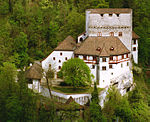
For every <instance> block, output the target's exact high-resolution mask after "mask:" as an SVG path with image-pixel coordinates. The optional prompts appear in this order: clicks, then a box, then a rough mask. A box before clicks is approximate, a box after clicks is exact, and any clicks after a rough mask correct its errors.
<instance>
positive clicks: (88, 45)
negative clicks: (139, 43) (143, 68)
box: [75, 36, 130, 56]
mask: <svg viewBox="0 0 150 122" xmlns="http://www.w3.org/2000/svg"><path fill="white" fill-rule="evenodd" d="M111 48H113V50H111ZM125 53H130V51H129V50H128V49H127V48H126V46H125V45H124V44H123V43H122V42H121V41H120V39H119V38H118V37H114V36H109V37H88V38H87V39H86V40H85V41H84V42H83V43H82V44H81V46H80V47H79V48H77V49H76V50H75V54H81V55H95V56H110V55H120V54H125Z"/></svg>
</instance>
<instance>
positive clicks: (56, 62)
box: [42, 51, 73, 72]
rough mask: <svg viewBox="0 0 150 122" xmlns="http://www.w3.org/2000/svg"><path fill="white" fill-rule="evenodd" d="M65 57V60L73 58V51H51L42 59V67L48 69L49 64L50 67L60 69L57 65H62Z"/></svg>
mask: <svg viewBox="0 0 150 122" xmlns="http://www.w3.org/2000/svg"><path fill="white" fill-rule="evenodd" d="M61 53H62V55H61ZM53 58H55V60H54V59H53ZM66 58H67V60H68V59H71V58H73V51H53V52H52V53H51V54H50V55H49V56H48V57H47V58H46V59H45V60H43V61H42V68H43V69H48V68H49V65H50V64H51V66H52V68H53V69H55V70H56V72H58V71H59V70H60V69H59V66H60V67H62V64H63V62H65V61H67V60H66ZM59 61H60V62H59Z"/></svg>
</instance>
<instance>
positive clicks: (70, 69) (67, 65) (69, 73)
mask: <svg viewBox="0 0 150 122" xmlns="http://www.w3.org/2000/svg"><path fill="white" fill-rule="evenodd" d="M61 72H62V74H63V78H64V81H65V83H66V84H68V85H71V86H73V87H74V88H77V87H79V86H86V85H89V84H90V83H91V73H90V69H89V67H88V66H87V65H86V64H85V63H84V62H83V60H81V59H79V58H75V59H70V60H68V61H67V62H64V64H63V66H62V69H61Z"/></svg>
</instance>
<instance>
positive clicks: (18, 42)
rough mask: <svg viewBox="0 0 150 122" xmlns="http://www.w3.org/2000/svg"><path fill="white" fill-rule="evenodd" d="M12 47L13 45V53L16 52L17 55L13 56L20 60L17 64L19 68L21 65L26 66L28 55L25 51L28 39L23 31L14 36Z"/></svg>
mask: <svg viewBox="0 0 150 122" xmlns="http://www.w3.org/2000/svg"><path fill="white" fill-rule="evenodd" d="M14 47H15V48H14V52H15V54H16V53H17V54H18V57H15V58H18V60H19V61H20V64H19V65H17V66H18V67H19V68H23V66H26V65H27V64H28V60H29V56H28V53H27V51H28V48H27V47H28V39H27V35H26V34H25V33H23V32H20V34H19V35H18V36H17V37H16V39H15V43H14ZM17 54H16V55H17ZM14 63H15V62H14Z"/></svg>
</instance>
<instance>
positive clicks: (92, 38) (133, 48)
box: [41, 8, 139, 88]
mask: <svg viewBox="0 0 150 122" xmlns="http://www.w3.org/2000/svg"><path fill="white" fill-rule="evenodd" d="M138 38H139V36H138V35H137V34H136V33H135V32H133V30H132V9H128V8H126V9H124V8H118V9H111V8H105V9H88V10H86V30H85V32H84V33H82V34H80V35H79V36H78V39H77V40H75V39H73V37H71V36H68V37H67V38H66V39H64V41H62V42H61V43H60V44H59V45H58V46H57V47H56V48H55V49H54V51H53V52H52V53H51V54H50V55H49V56H48V57H47V58H46V59H44V60H43V61H42V62H41V63H42V68H43V69H48V67H49V66H50V65H51V66H52V67H53V68H54V69H55V70H56V71H57V72H58V71H60V69H61V67H62V65H63V62H65V61H67V60H69V59H70V58H80V59H82V60H84V62H85V63H86V64H87V65H88V66H89V68H90V70H91V73H92V74H93V75H94V81H96V82H97V84H98V87H101V88H105V87H107V86H109V85H113V84H116V83H118V82H120V79H121V80H122V81H123V80H126V79H128V81H130V82H132V80H133V76H132V60H131V59H133V61H134V62H135V63H138ZM56 77H57V76H56ZM129 79H130V80H129Z"/></svg>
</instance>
